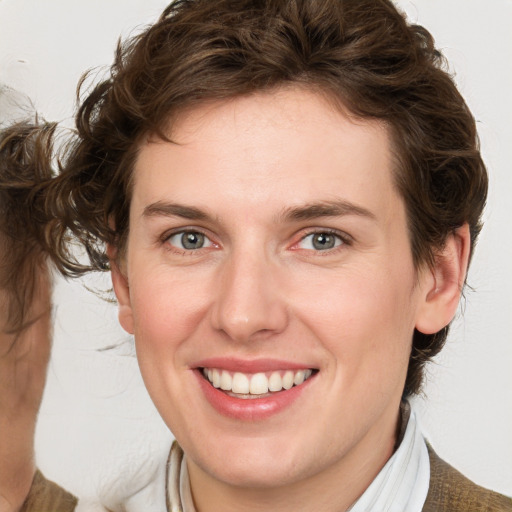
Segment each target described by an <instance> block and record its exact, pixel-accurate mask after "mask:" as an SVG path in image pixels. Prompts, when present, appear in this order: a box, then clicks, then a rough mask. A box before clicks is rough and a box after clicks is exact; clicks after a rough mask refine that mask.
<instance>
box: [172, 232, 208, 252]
mask: <svg viewBox="0 0 512 512" xmlns="http://www.w3.org/2000/svg"><path fill="white" fill-rule="evenodd" d="M167 242H168V243H169V244H170V245H172V246H174V247H177V248H178V249H182V250H186V251H194V250H198V249H204V248H205V247H211V245H212V241H211V240H210V239H209V238H208V237H207V236H206V235H204V234H203V233H200V232H199V231H180V232H179V233H174V234H173V235H171V236H170V237H169V238H168V239H167Z"/></svg>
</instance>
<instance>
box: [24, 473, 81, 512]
mask: <svg viewBox="0 0 512 512" xmlns="http://www.w3.org/2000/svg"><path fill="white" fill-rule="evenodd" d="M77 501H78V500H77V499H76V498H75V497H74V496H73V495H72V494H70V493H68V492H67V491H65V490H64V489H62V488H61V487H59V486H58V485H57V484H56V483H54V482H51V481H50V480H47V479H46V478H45V477H44V476H43V474H42V473H41V472H40V471H37V472H36V474H35V476H34V480H33V482H32V487H31V488H30V493H29V495H28V496H27V499H26V500H25V503H24V504H23V506H22V508H21V511H20V512H41V511H42V510H44V511H45V512H73V511H74V510H75V507H76V504H77Z"/></svg>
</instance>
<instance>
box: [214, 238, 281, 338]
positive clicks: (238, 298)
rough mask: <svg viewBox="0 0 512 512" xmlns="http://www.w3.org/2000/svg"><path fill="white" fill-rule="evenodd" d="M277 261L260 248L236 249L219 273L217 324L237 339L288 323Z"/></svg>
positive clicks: (270, 330) (273, 330) (215, 323)
mask: <svg viewBox="0 0 512 512" xmlns="http://www.w3.org/2000/svg"><path fill="white" fill-rule="evenodd" d="M278 271H279V269H278V268H277V264H276V263H275V262H273V261H272V259H271V258H270V257H269V256H268V255H267V254H266V252H265V250H263V249H262V248H261V247H260V248H259V249H254V248H253V249H252V250H251V249H250V248H249V247H246V248H239V249H234V250H233V251H232V252H231V254H230V256H229V257H228V258H226V260H225V262H224V264H223V268H222V271H221V272H220V273H219V276H218V277H219V279H218V289H217V292H216V301H215V305H214V307H213V319H212V321H213V325H214V327H215V328H216V329H219V330H222V331H224V332H225V333H226V334H227V335H228V336H229V337H230V338H232V339H233V340H236V341H242V342H243V341H249V340H251V338H253V337H254V336H255V335H258V334H259V335H262V334H264V333H266V334H267V335H268V334H270V333H277V332H280V331H282V330H283V329H284V327H285V326H286V323H287V314H286V304H284V302H283V301H282V300H281V299H280V296H279V293H278V292H279V290H278V288H277V279H276V278H277V274H278Z"/></svg>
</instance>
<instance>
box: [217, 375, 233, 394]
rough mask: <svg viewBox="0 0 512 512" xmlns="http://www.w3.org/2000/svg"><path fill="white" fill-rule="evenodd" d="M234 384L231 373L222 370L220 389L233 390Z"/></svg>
mask: <svg viewBox="0 0 512 512" xmlns="http://www.w3.org/2000/svg"><path fill="white" fill-rule="evenodd" d="M232 386H233V379H232V378H231V375H230V374H229V373H228V372H227V371H226V370H222V374H221V376H220V389H222V390H223V391H231V387H232Z"/></svg>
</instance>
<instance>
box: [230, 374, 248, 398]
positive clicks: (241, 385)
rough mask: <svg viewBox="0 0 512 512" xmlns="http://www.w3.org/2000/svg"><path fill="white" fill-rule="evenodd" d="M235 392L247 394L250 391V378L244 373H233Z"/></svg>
mask: <svg viewBox="0 0 512 512" xmlns="http://www.w3.org/2000/svg"><path fill="white" fill-rule="evenodd" d="M231 391H233V393H239V394H241V395H246V394H247V393H249V379H248V378H247V376H246V375H244V374H243V373H239V372H236V373H235V374H234V375H233V384H232V386H231Z"/></svg>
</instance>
